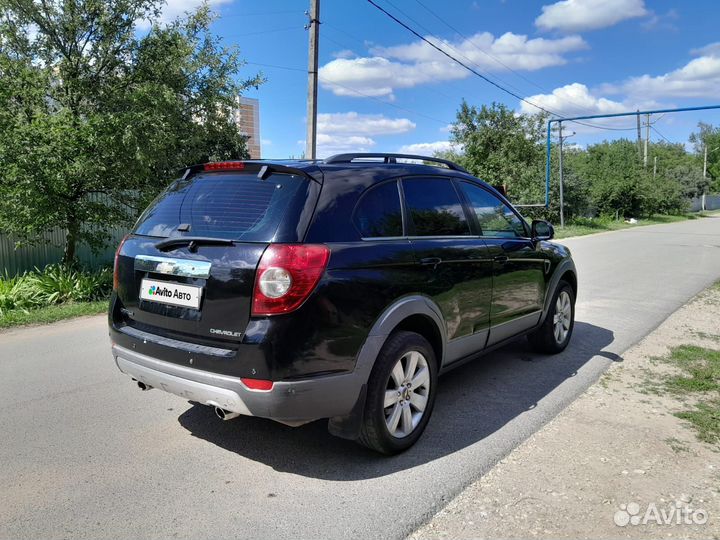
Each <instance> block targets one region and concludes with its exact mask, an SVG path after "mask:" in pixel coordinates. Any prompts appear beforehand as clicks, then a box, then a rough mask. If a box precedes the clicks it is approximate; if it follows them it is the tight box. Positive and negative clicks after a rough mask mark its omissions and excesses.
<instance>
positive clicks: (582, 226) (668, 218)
mask: <svg viewBox="0 0 720 540" xmlns="http://www.w3.org/2000/svg"><path fill="white" fill-rule="evenodd" d="M709 215H712V213H711V212H697V213H686V214H678V215H672V214H668V215H662V214H656V215H654V216H650V217H647V218H640V219H638V220H637V222H636V223H631V222H629V221H626V220H620V219H615V218H612V217H610V216H602V217H598V218H582V217H578V218H573V219H571V220H570V221H569V222H566V223H565V227H564V228H562V229H561V228H560V227H559V226H556V227H555V238H558V239H559V238H570V237H571V236H585V235H588V234H595V233H599V232H607V231H620V230H623V229H631V228H634V227H642V226H643V225H660V224H663V223H675V222H678V221H687V220H689V219H699V218H703V217H707V216H709Z"/></svg>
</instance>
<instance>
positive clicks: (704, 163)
mask: <svg viewBox="0 0 720 540" xmlns="http://www.w3.org/2000/svg"><path fill="white" fill-rule="evenodd" d="M703 146H704V147H705V152H704V154H705V157H704V158H703V180H705V179H706V178H707V143H705V144H704V145H703Z"/></svg>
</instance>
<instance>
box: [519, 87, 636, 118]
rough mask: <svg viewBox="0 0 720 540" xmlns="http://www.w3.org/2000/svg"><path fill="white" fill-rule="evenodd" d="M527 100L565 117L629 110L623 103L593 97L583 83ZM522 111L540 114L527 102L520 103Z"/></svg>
mask: <svg viewBox="0 0 720 540" xmlns="http://www.w3.org/2000/svg"><path fill="white" fill-rule="evenodd" d="M527 100H528V101H531V102H532V103H535V104H537V105H540V106H541V107H544V108H546V109H549V110H551V111H554V112H557V113H560V114H562V115H563V116H580V115H590V114H613V113H621V112H626V111H627V110H628V108H627V106H626V105H624V104H623V103H620V102H618V101H612V100H610V99H606V98H603V97H596V96H594V95H592V94H591V92H590V90H589V89H588V87H587V86H585V85H584V84H581V83H572V84H567V85H565V86H561V87H560V88H556V89H555V90H553V91H552V94H537V95H534V96H530V97H528V98H527ZM520 110H521V112H524V113H529V114H535V113H537V112H538V110H537V108H535V107H533V106H532V105H529V104H528V103H525V102H521V103H520Z"/></svg>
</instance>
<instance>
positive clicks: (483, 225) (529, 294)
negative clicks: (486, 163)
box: [458, 181, 550, 345]
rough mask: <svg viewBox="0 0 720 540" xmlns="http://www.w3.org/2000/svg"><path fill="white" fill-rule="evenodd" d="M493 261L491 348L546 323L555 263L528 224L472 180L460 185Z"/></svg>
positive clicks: (489, 340) (462, 182) (489, 339)
mask: <svg viewBox="0 0 720 540" xmlns="http://www.w3.org/2000/svg"><path fill="white" fill-rule="evenodd" d="M458 185H459V186H460V189H461V190H462V192H463V193H464V195H465V197H466V198H467V200H468V201H469V204H470V207H471V208H472V210H473V211H474V213H475V215H476V218H477V222H478V224H479V226H480V234H481V235H482V238H483V240H484V241H485V243H486V244H487V245H488V248H489V250H490V252H489V256H490V257H491V258H492V260H493V296H492V308H491V311H490V325H491V328H490V336H489V338H488V345H492V344H494V343H497V342H499V341H502V340H503V339H506V338H508V337H511V336H513V335H515V334H517V333H519V332H522V331H523V330H527V329H528V328H531V327H533V326H534V325H535V324H537V322H538V321H539V318H540V312H541V309H542V302H543V298H544V293H545V277H544V273H545V272H546V271H547V270H548V269H549V267H550V265H549V260H548V259H547V256H546V255H545V254H544V253H543V252H542V251H540V250H538V249H536V246H535V243H534V242H533V241H532V240H531V239H530V238H529V231H528V227H527V225H526V224H525V223H524V221H523V220H522V219H521V218H520V217H519V216H518V215H517V213H515V212H514V211H513V209H512V208H510V207H509V206H508V205H507V204H505V202H503V201H502V200H501V199H499V198H498V197H497V196H496V195H495V194H493V193H491V192H490V191H489V190H487V189H485V188H484V187H482V186H480V185H479V184H476V183H474V182H470V181H461V182H458Z"/></svg>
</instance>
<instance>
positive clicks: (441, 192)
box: [403, 178, 470, 236]
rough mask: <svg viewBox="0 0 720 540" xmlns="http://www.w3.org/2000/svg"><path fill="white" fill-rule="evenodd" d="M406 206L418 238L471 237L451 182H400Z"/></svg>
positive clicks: (411, 179)
mask: <svg viewBox="0 0 720 540" xmlns="http://www.w3.org/2000/svg"><path fill="white" fill-rule="evenodd" d="M403 192H404V193H405V205H406V206H407V208H408V211H409V212H410V218H411V219H412V222H413V224H414V225H415V235H417V236H461V235H470V226H469V225H468V222H467V219H465V213H464V212H463V208H462V203H461V202H460V197H459V196H458V194H457V192H456V191H455V187H454V186H453V185H452V182H451V181H450V179H447V178H409V179H405V180H403Z"/></svg>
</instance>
